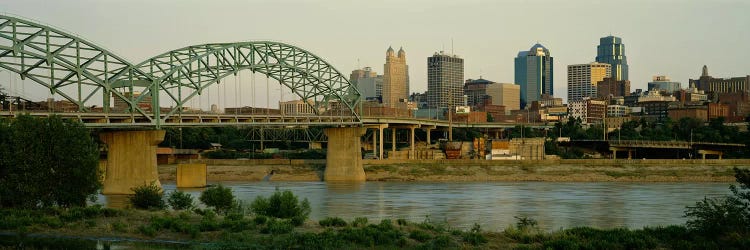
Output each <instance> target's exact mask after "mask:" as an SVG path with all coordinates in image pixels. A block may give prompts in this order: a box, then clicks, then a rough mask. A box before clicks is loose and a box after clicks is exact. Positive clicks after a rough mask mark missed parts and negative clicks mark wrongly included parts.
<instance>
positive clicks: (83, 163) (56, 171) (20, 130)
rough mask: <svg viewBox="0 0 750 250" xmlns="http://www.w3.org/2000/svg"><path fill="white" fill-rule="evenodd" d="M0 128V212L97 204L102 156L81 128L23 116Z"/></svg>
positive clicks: (50, 118) (66, 123)
mask: <svg viewBox="0 0 750 250" xmlns="http://www.w3.org/2000/svg"><path fill="white" fill-rule="evenodd" d="M0 127H2V128H0V146H1V147H0V148H2V149H3V150H2V152H0V206H3V207H21V208H39V207H50V206H61V207H71V206H85V205H86V201H87V200H88V199H94V198H96V191H97V190H99V188H100V187H101V183H100V182H99V169H98V163H99V150H98V146H97V144H96V143H95V142H94V140H93V139H92V138H91V136H90V135H89V132H88V130H87V129H86V128H84V127H83V125H82V124H80V123H78V122H75V121H70V120H63V119H61V118H60V117H57V116H52V117H49V118H34V117H31V116H28V115H22V116H19V117H18V118H16V119H15V120H13V121H10V122H7V121H6V122H0Z"/></svg>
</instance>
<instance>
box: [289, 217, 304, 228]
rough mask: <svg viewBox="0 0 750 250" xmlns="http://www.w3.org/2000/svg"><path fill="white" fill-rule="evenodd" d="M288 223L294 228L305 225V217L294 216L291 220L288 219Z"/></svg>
mask: <svg viewBox="0 0 750 250" xmlns="http://www.w3.org/2000/svg"><path fill="white" fill-rule="evenodd" d="M290 222H292V225H294V226H295V227H298V226H302V224H305V217H303V216H301V215H300V216H294V217H292V219H290Z"/></svg>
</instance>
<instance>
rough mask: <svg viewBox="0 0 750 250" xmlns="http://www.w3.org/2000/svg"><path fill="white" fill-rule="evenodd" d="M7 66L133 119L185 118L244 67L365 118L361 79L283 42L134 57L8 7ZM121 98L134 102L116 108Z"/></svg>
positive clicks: (312, 102) (157, 123) (321, 110)
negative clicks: (189, 107) (357, 82)
mask: <svg viewBox="0 0 750 250" xmlns="http://www.w3.org/2000/svg"><path fill="white" fill-rule="evenodd" d="M0 68H2V69H5V70H8V71H10V72H13V73H16V74H18V75H19V76H20V77H21V79H22V80H25V79H29V80H32V81H33V82H35V83H37V84H41V85H42V86H44V87H45V88H46V89H48V90H49V93H50V94H52V95H59V96H62V97H63V98H65V99H66V100H68V101H70V102H72V103H73V104H74V105H76V106H77V108H78V109H77V111H78V112H80V113H92V112H100V113H105V114H129V115H130V116H131V119H122V120H118V121H121V122H123V123H126V124H131V125H133V126H150V127H156V128H159V127H161V126H181V123H183V121H184V120H183V119H181V116H182V114H183V113H184V112H185V110H186V109H185V107H186V105H185V104H186V103H187V102H188V101H190V100H191V99H193V98H196V97H197V96H200V95H201V94H203V93H204V91H205V90H206V89H207V88H208V87H210V86H214V85H217V84H221V81H222V79H224V78H225V77H227V76H232V75H235V76H236V75H237V74H238V72H240V71H242V70H249V71H252V72H253V73H260V74H263V75H266V76H267V77H269V78H272V79H275V80H277V81H278V82H279V83H280V84H281V85H284V86H285V87H286V88H288V89H290V90H291V92H292V93H294V94H295V95H296V96H298V97H299V98H300V99H302V100H306V102H307V103H308V105H309V106H311V107H312V109H313V111H314V112H315V113H316V114H317V115H326V116H339V117H348V118H347V119H343V120H338V121H337V122H336V123H335V124H337V125H359V124H361V120H360V117H359V114H358V113H357V112H356V110H355V109H356V108H357V106H358V104H359V101H360V93H359V91H358V90H357V89H356V87H355V86H354V85H352V84H350V83H349V81H348V80H347V79H346V77H344V76H343V75H342V74H341V73H340V72H339V71H338V70H336V69H335V68H334V67H333V66H331V65H330V64H328V63H327V62H325V61H324V60H323V59H322V58H320V57H318V56H316V55H314V54H312V53H310V52H309V51H306V50H304V49H301V48H299V47H296V46H292V45H289V44H284V43H279V42H270V41H254V42H240V43H212V44H202V45H195V46H188V47H184V48H180V49H176V50H172V51H168V52H165V53H162V54H160V55H157V56H154V57H152V58H149V59H147V60H144V61H143V62H141V63H138V64H131V63H130V62H128V61H126V60H124V59H123V58H121V57H119V56H117V55H116V54H114V53H112V52H110V51H108V50H106V49H104V48H102V47H100V46H98V45H96V44H94V43H92V42H89V41H86V40H84V39H82V38H80V37H78V36H76V35H72V34H70V33H67V32H64V31H62V30H60V29H57V28H53V27H51V26H48V25H43V24H40V23H37V22H33V21H30V20H27V19H23V18H19V17H13V16H9V15H0ZM134 93H139V95H135V94H134ZM113 101H121V102H122V103H124V104H125V106H126V108H125V109H123V110H113V108H112V104H113ZM95 103H99V104H100V105H101V106H102V109H101V111H95V110H93V109H94V108H93V107H95V105H96V104H95ZM92 104H93V105H92ZM165 107H170V108H165ZM118 127H122V125H120V126H118Z"/></svg>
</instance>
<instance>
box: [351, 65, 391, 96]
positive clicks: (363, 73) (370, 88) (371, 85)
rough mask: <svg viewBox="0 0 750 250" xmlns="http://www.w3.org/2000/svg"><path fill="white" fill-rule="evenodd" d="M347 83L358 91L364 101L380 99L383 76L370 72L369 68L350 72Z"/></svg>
mask: <svg viewBox="0 0 750 250" xmlns="http://www.w3.org/2000/svg"><path fill="white" fill-rule="evenodd" d="M349 82H350V83H351V84H353V85H355V86H357V89H358V90H359V93H360V94H361V95H362V98H364V99H372V98H382V95H383V76H382V75H378V73H377V72H375V71H372V68H370V67H364V68H362V69H355V70H352V74H351V75H350V76H349Z"/></svg>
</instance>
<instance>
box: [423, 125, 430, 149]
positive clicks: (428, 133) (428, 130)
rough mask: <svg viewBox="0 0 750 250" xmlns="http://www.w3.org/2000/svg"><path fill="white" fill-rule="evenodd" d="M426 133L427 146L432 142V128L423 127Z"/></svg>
mask: <svg viewBox="0 0 750 250" xmlns="http://www.w3.org/2000/svg"><path fill="white" fill-rule="evenodd" d="M424 131H425V132H426V133H427V146H430V145H431V144H432V141H430V133H432V129H429V128H427V129H425V130H424Z"/></svg>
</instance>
